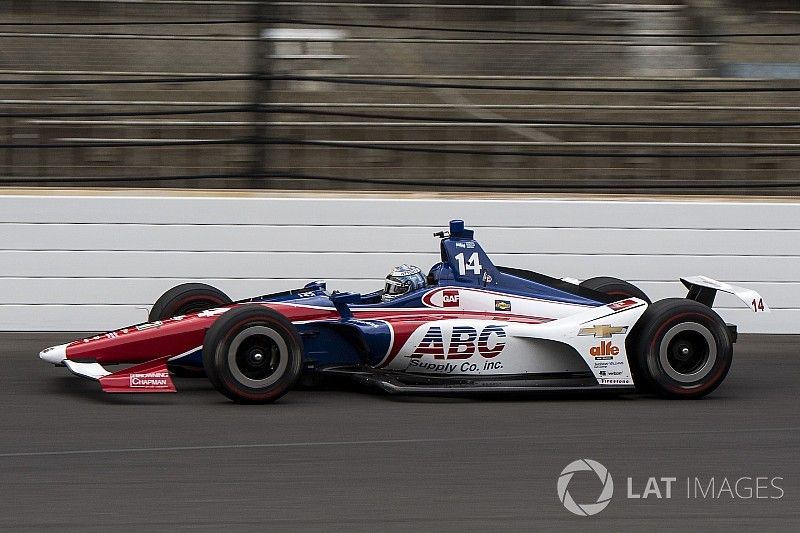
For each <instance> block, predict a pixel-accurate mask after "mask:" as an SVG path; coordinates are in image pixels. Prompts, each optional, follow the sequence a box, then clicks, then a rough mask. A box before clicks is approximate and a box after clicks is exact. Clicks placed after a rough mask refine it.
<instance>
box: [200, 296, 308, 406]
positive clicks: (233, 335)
mask: <svg viewBox="0 0 800 533" xmlns="http://www.w3.org/2000/svg"><path fill="white" fill-rule="evenodd" d="M302 359H303V343H302V340H301V339H300V334H299V333H298V331H297V328H295V327H294V325H293V324H292V323H291V322H290V321H289V320H287V319H286V317H284V316H283V315H281V314H280V313H278V312H277V311H274V310H272V309H269V308H268V307H264V306H262V305H258V304H248V305H244V306H241V307H237V308H235V309H232V310H230V311H228V312H227V313H224V314H223V315H222V316H220V317H219V318H218V319H217V320H216V322H214V324H213V325H212V326H211V327H210V328H209V330H208V331H207V332H206V337H205V341H204V343H203V368H204V369H205V372H206V376H208V379H209V381H211V383H212V385H214V388H216V389H217V390H218V391H219V392H221V393H222V394H224V395H225V396H227V397H228V398H230V399H231V400H233V401H235V402H238V403H270V402H274V401H275V400H277V399H278V398H280V397H281V396H283V395H284V394H286V393H287V392H288V391H289V389H291V388H292V387H293V386H294V384H295V383H296V382H297V379H298V377H299V376H300V369H301V364H302Z"/></svg>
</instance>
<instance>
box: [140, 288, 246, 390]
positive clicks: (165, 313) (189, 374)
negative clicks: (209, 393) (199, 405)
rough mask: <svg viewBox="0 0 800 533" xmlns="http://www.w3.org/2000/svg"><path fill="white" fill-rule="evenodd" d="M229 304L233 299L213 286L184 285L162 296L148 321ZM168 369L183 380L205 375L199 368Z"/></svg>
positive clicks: (173, 366)
mask: <svg viewBox="0 0 800 533" xmlns="http://www.w3.org/2000/svg"><path fill="white" fill-rule="evenodd" d="M229 303H231V299H230V298H229V297H228V295H227V294H225V293H224V292H222V291H221V290H219V289H217V288H215V287H212V286H211V285H206V284H205V283H184V284H182V285H177V286H175V287H173V288H171V289H170V290H168V291H167V292H165V293H164V294H162V295H161V297H160V298H159V299H158V300H156V303H155V304H153V308H152V309H151V310H150V314H149V315H148V317H147V320H148V322H156V321H158V320H165V319H167V318H171V317H173V316H178V315H187V314H189V313H198V312H200V311H205V310H206V309H213V308H215V307H220V306H224V305H228V304H229ZM167 368H168V369H169V371H170V372H172V374H173V375H175V376H178V377H181V378H201V377H203V376H204V375H205V374H204V372H203V369H202V368H197V367H189V366H178V365H173V364H167Z"/></svg>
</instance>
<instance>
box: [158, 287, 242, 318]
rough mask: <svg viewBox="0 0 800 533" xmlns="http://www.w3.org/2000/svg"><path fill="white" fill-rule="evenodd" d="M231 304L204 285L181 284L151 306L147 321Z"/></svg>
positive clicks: (216, 290) (216, 291) (219, 293)
mask: <svg viewBox="0 0 800 533" xmlns="http://www.w3.org/2000/svg"><path fill="white" fill-rule="evenodd" d="M229 303H231V299H230V298H229V297H228V295H227V294H225V293H224V292H222V291H221V290H219V289H217V288H216V287H212V286H211V285H206V284H205V283H183V284H182V285H177V286H175V287H172V288H171V289H170V290H168V291H167V292H165V293H164V294H162V295H161V297H160V298H159V299H158V300H156V303H155V304H153V308H152V309H151V310H150V315H148V317H147V318H148V320H149V321H150V322H155V321H157V320H164V319H166V318H170V317H173V316H178V315H187V314H189V313H198V312H200V311H205V310H206V309H213V308H215V307H222V306H225V305H228V304H229Z"/></svg>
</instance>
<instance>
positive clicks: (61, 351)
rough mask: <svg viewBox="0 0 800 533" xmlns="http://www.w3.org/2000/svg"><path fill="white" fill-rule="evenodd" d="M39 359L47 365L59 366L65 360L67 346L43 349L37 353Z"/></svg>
mask: <svg viewBox="0 0 800 533" xmlns="http://www.w3.org/2000/svg"><path fill="white" fill-rule="evenodd" d="M39 358H40V359H41V360H42V361H47V362H48V363H53V364H54V365H60V364H62V363H63V362H64V360H65V359H66V358H67V345H66V344H60V345H58V346H53V347H52V348H45V349H44V350H42V351H41V352H39Z"/></svg>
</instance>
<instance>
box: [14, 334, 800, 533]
mask: <svg viewBox="0 0 800 533" xmlns="http://www.w3.org/2000/svg"><path fill="white" fill-rule="evenodd" d="M73 338H75V335H71V334H63V333H61V334H38V333H37V334H31V333H28V334H2V335H0V369H2V370H0V435H1V436H2V438H1V439H0V483H1V484H0V487H2V488H1V489H0V490H2V498H0V530H11V531H29V530H51V529H52V530H56V529H57V530H58V531H60V532H66V531H81V532H85V531H112V530H113V531H137V532H138V531H174V530H182V529H186V530H209V531H222V530H224V531H266V530H277V531H298V530H303V531H308V530H346V531H379V530H382V531H409V530H415V531H421V530H426V531H433V530H435V531H481V532H483V531H495V530H517V531H540V530H545V528H547V529H559V530H561V529H566V530H579V529H580V530H586V529H593V530H647V531H690V530H697V529H702V530H707V531H718V530H735V531H741V530H752V531H789V530H794V531H797V530H798V528H799V527H800V415H798V399H799V398H798V397H799V396H800V394H798V391H799V390H800V389H799V388H798V384H800V350H798V348H800V341H799V340H798V338H797V337H778V336H774V337H770V336H743V338H742V339H741V340H740V342H739V344H738V345H737V352H736V356H735V360H734V366H733V369H732V371H731V373H730V374H729V376H728V378H727V380H726V382H725V383H724V384H723V385H722V386H721V387H720V389H718V390H717V391H716V392H715V393H713V394H712V395H711V396H710V397H708V398H707V399H704V400H700V401H684V402H679V401H664V400H659V399H656V398H649V397H641V396H624V397H611V398H604V397H575V396H567V397H563V396H562V397H555V398H553V397H549V398H533V399H530V398H528V399H520V398H515V399H503V400H482V401H481V400H477V401H476V400H472V399H430V398H397V397H390V396H385V395H379V394H364V393H360V392H354V391H347V390H323V391H303V390H301V391H293V392H292V393H290V394H289V395H287V396H286V397H284V399H283V400H281V401H280V402H279V403H278V404H276V405H272V406H238V405H234V404H232V403H230V402H228V401H227V400H226V399H225V398H224V397H223V396H221V395H220V394H218V393H217V392H215V391H214V390H213V389H212V388H211V386H210V384H208V383H207V382H206V381H205V380H190V379H184V380H176V384H177V386H178V388H179V389H182V390H181V392H180V393H179V394H173V395H139V396H110V395H104V394H103V393H101V392H99V390H98V388H97V387H96V386H95V384H93V383H91V382H89V381H83V380H80V379H79V378H76V377H74V376H72V375H71V374H69V373H68V372H67V371H66V369H63V368H54V367H52V366H50V365H47V364H45V363H43V362H41V361H39V360H38V358H37V357H36V354H37V352H38V351H39V350H40V349H41V348H43V347H45V346H49V345H52V344H57V343H60V342H63V341H66V340H71V339H73ZM584 457H586V458H591V459H595V460H597V461H600V462H601V463H603V464H604V465H605V466H606V467H608V469H609V472H610V473H611V474H612V476H613V479H614V483H615V490H614V497H613V499H612V501H611V503H610V505H609V506H608V507H607V508H606V509H605V510H603V511H602V512H601V513H600V514H598V515H596V516H592V517H578V516H574V515H572V514H570V513H569V512H567V511H566V510H565V509H564V507H563V506H562V505H561V503H560V502H559V500H558V496H557V493H556V480H557V478H558V476H559V474H560V472H561V470H562V468H564V466H565V465H567V464H568V463H570V462H571V461H573V460H575V459H579V458H584ZM650 476H654V477H662V476H665V477H676V478H677V481H676V482H675V484H674V486H673V489H672V498H671V499H665V498H664V499H656V498H655V496H650V497H649V498H647V499H641V498H640V499H629V498H627V492H628V487H627V478H628V477H631V478H632V480H631V483H632V485H631V488H632V493H634V494H641V493H642V492H643V490H644V488H645V485H646V483H647V480H648V478H649V477H650ZM695 476H696V477H698V478H700V479H701V480H702V481H703V485H704V486H705V485H707V484H708V481H709V480H710V479H711V478H712V477H713V478H714V479H715V483H716V488H715V489H714V491H715V492H718V491H719V489H720V486H721V485H722V483H723V478H725V477H727V479H728V481H729V483H730V484H731V488H733V484H734V482H735V480H736V479H738V478H740V477H743V476H748V477H752V478H755V477H757V476H766V477H773V476H779V477H782V478H783V479H782V480H777V481H776V482H775V483H776V484H777V485H778V486H780V487H781V490H782V491H783V496H782V498H780V499H777V498H776V499H769V497H770V496H772V497H773V498H774V497H776V496H780V492H779V491H778V490H776V489H774V488H772V487H769V489H766V490H763V489H762V491H761V496H762V497H763V496H767V499H755V498H750V499H739V498H735V499H732V498H731V497H730V495H729V494H728V493H727V492H723V493H722V495H721V498H720V499H712V498H711V497H710V496H707V497H705V498H703V497H702V496H700V495H698V496H699V497H698V498H687V496H686V492H687V489H686V478H687V477H689V478H690V479H693V478H694V477H695ZM742 483H743V484H740V492H744V495H746V491H745V490H743V489H744V487H745V486H746V485H747V484H748V483H747V480H745V481H743V482H742ZM769 483H770V482H769V481H767V482H766V485H767V486H769ZM761 484H762V485H764V484H765V483H764V482H761ZM754 485H755V480H753V481H752V482H751V483H749V486H754ZM569 490H570V493H571V494H572V496H573V497H574V499H575V500H576V501H578V502H579V503H588V502H590V501H591V502H593V501H594V499H595V498H596V497H597V495H598V494H599V492H600V484H599V481H597V479H596V478H592V477H591V475H590V474H588V473H579V474H576V476H575V478H574V480H573V482H572V483H571V484H570V486H569ZM660 490H661V493H662V496H664V495H665V492H666V490H665V487H664V484H663V483H662V484H661V489H660Z"/></svg>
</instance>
